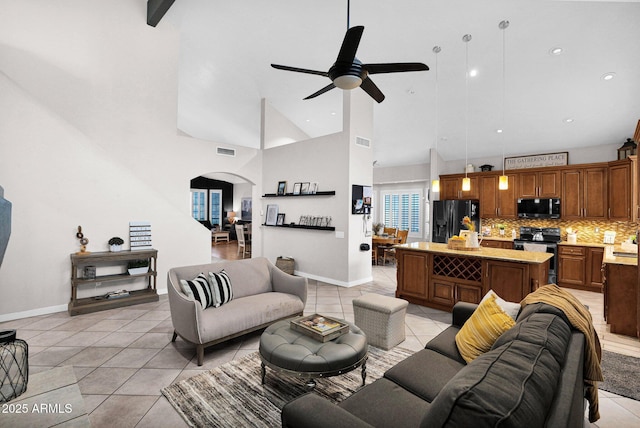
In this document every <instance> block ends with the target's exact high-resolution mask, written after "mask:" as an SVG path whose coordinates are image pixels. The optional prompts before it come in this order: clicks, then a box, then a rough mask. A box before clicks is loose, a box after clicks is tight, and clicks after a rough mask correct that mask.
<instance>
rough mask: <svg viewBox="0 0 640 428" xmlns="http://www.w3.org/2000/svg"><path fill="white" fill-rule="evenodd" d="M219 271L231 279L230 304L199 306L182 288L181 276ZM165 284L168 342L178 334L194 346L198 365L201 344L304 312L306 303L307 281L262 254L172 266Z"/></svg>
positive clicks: (240, 333)
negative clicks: (170, 329)
mask: <svg viewBox="0 0 640 428" xmlns="http://www.w3.org/2000/svg"><path fill="white" fill-rule="evenodd" d="M222 269H224V270H225V272H227V274H228V275H229V278H230V280H231V286H232V289H233V299H232V300H231V301H230V302H228V303H225V304H224V305H222V306H220V307H217V308H214V307H210V308H207V309H202V305H201V304H200V302H198V301H196V300H194V299H193V298H190V297H188V296H187V295H186V294H185V293H184V292H183V291H182V287H181V285H180V280H181V279H184V280H192V279H193V278H195V277H196V276H197V275H198V274H200V273H204V274H205V275H208V273H209V272H214V273H218V272H220V270H222ZM167 288H168V293H169V306H170V308H171V321H172V322H173V328H174V334H173V339H172V340H173V341H175V340H176V337H177V336H180V337H181V338H182V339H184V340H185V341H187V342H190V343H192V344H194V345H195V346H196V350H197V357H198V365H199V366H201V365H202V361H203V358H204V348H206V347H208V346H211V345H215V344H217V343H220V342H224V341H227V340H229V339H232V338H234V337H238V336H241V335H244V334H246V333H249V332H252V331H255V330H259V329H262V328H265V327H267V326H268V325H270V324H272V323H274V322H276V321H278V320H281V319H285V318H290V317H293V316H296V315H302V311H303V310H304V306H305V304H306V302H307V279H306V278H302V277H297V276H292V275H289V274H286V273H284V272H282V271H281V270H280V269H278V268H276V267H275V266H274V265H273V264H272V263H271V262H270V261H269V260H267V259H266V258H263V257H260V258H254V259H246V260H234V261H221V262H219V263H209V264H204V265H194V266H184V267H176V268H172V269H170V270H169V272H168V274H167Z"/></svg>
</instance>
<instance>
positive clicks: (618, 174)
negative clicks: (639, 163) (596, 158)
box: [608, 156, 637, 221]
mask: <svg viewBox="0 0 640 428" xmlns="http://www.w3.org/2000/svg"><path fill="white" fill-rule="evenodd" d="M635 162H636V157H635V156H631V157H630V158H627V159H624V160H619V161H615V162H610V163H609V213H608V214H609V219H610V220H615V221H636V219H637V214H636V212H635V211H636V210H635V209H634V208H635V205H636V204H637V200H636V187H637V178H636V169H635Z"/></svg>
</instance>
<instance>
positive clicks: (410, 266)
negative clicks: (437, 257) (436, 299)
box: [396, 251, 429, 304]
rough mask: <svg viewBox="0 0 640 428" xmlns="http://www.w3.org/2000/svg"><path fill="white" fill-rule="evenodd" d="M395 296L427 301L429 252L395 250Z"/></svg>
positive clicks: (415, 300) (418, 301)
mask: <svg viewBox="0 0 640 428" xmlns="http://www.w3.org/2000/svg"><path fill="white" fill-rule="evenodd" d="M396 266H397V269H396V276H397V282H398V289H397V291H396V296H397V297H402V298H406V299H407V300H409V301H410V302H412V303H418V304H420V303H421V302H422V304H424V303H425V302H426V301H427V287H428V284H429V273H428V269H429V254H427V253H420V252H414V251H411V252H408V251H402V252H396Z"/></svg>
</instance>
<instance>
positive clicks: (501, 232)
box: [496, 223, 504, 236]
mask: <svg viewBox="0 0 640 428" xmlns="http://www.w3.org/2000/svg"><path fill="white" fill-rule="evenodd" d="M496 226H497V227H498V230H499V233H500V236H504V224H502V223H500V224H496Z"/></svg>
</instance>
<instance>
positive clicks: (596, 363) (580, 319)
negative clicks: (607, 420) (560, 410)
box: [520, 284, 604, 422]
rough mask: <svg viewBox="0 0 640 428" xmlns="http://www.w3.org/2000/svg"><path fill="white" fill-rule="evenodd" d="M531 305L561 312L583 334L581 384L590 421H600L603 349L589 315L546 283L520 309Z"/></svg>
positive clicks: (584, 308) (570, 298) (521, 303)
mask: <svg viewBox="0 0 640 428" xmlns="http://www.w3.org/2000/svg"><path fill="white" fill-rule="evenodd" d="M533 303H546V304H548V305H551V306H554V307H556V308H558V309H560V310H561V311H562V312H564V314H565V316H566V317H567V319H568V320H569V322H570V323H571V325H572V326H573V327H574V328H575V329H576V330H578V331H580V332H581V333H582V334H584V337H585V340H586V349H585V358H584V382H585V385H586V398H587V401H588V402H589V422H595V421H597V420H598V419H600V412H599V409H598V382H601V381H603V380H604V378H603V376H602V368H601V367H600V361H601V359H602V348H601V347H600V340H599V339H598V335H597V334H596V331H595V328H594V327H593V320H592V318H591V313H590V312H589V310H588V309H587V308H586V307H585V306H584V305H583V304H582V303H580V301H579V300H578V299H576V297H575V296H574V295H573V294H571V293H569V292H568V291H565V290H563V289H561V288H560V287H558V286H557V285H556V284H548V285H545V286H543V287H540V288H538V289H537V290H536V291H534V292H533V293H531V294H529V295H527V296H526V297H525V298H524V299H523V300H522V301H521V302H520V305H521V306H523V307H524V306H526V305H529V304H533Z"/></svg>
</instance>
